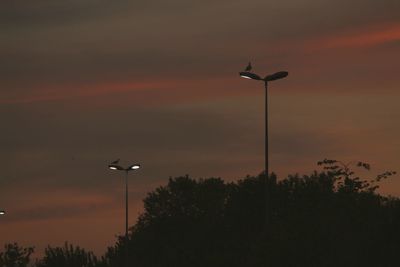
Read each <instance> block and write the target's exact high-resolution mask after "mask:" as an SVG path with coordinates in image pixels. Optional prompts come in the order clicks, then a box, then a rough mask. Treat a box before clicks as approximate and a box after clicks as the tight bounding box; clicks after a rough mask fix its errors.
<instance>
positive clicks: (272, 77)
mask: <svg viewBox="0 0 400 267" xmlns="http://www.w3.org/2000/svg"><path fill="white" fill-rule="evenodd" d="M251 69H252V66H251V63H249V65H248V66H247V68H246V70H245V71H242V72H239V75H240V76H241V77H243V78H246V79H251V80H256V81H262V82H264V87H265V157H264V167H265V169H264V170H265V193H266V195H265V202H266V206H265V207H266V213H265V227H267V225H268V224H269V217H270V216H269V205H270V192H269V186H268V175H269V166H268V165H269V158H268V82H272V81H275V80H279V79H283V78H285V77H286V76H288V74H289V73H288V72H287V71H279V72H276V73H274V74H271V75H267V76H265V77H264V78H261V77H260V76H259V75H257V74H255V73H252V72H250V70H251Z"/></svg>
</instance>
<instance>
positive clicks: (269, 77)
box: [264, 71, 289, 82]
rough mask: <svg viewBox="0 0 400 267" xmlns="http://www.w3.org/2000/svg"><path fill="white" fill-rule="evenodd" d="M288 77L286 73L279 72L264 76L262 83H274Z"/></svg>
mask: <svg viewBox="0 0 400 267" xmlns="http://www.w3.org/2000/svg"><path fill="white" fill-rule="evenodd" d="M288 75H289V72H287V71H279V72H277V73H274V74H272V75H267V76H265V78H264V81H266V82H270V81H275V80H279V79H283V78H285V77H286V76H288Z"/></svg>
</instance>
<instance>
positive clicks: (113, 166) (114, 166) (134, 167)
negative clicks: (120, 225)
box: [108, 160, 140, 266]
mask: <svg viewBox="0 0 400 267" xmlns="http://www.w3.org/2000/svg"><path fill="white" fill-rule="evenodd" d="M118 161H119V160H116V161H114V162H113V163H111V164H110V165H108V168H109V169H110V170H114V171H124V172H125V266H128V173H129V172H130V171H133V170H137V169H139V168H140V164H132V165H130V166H129V167H128V168H123V167H121V166H120V165H118Z"/></svg>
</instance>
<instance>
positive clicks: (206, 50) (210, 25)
mask: <svg viewBox="0 0 400 267" xmlns="http://www.w3.org/2000/svg"><path fill="white" fill-rule="evenodd" d="M1 5H2V8H1V9H0V21H1V23H2V25H4V27H2V28H1V29H0V31H1V34H2V36H4V37H5V38H4V41H2V42H1V43H0V56H1V58H2V64H1V66H0V68H1V69H0V73H1V76H0V87H1V90H0V109H1V112H0V116H1V121H2V124H3V127H2V134H1V137H2V138H1V140H0V144H1V147H2V149H1V151H0V160H1V162H2V173H1V175H0V185H1V186H0V209H4V210H6V211H7V216H3V217H0V245H1V244H3V243H5V242H13V241H18V242H21V243H23V244H25V245H35V246H36V247H37V249H38V255H40V253H42V252H43V248H44V247H45V246H46V245H47V244H51V245H61V244H63V242H64V241H70V242H72V243H74V244H79V245H81V246H83V247H85V248H87V249H89V250H93V251H95V252H96V253H97V254H101V253H103V252H104V251H105V248H106V246H107V245H112V244H113V242H114V241H115V235H116V234H119V233H121V232H122V231H123V229H124V218H123V214H124V206H123V204H124V199H123V181H122V179H121V177H120V176H119V175H118V174H115V173H110V172H109V171H108V170H107V168H106V166H107V164H108V163H109V162H110V161H112V160H115V159H117V158H121V159H122V160H123V163H124V164H129V163H130V162H140V163H141V164H142V166H143V168H142V169H141V170H140V171H138V172H137V173H135V175H132V177H130V184H131V187H130V212H131V217H130V222H131V224H133V223H134V222H135V219H136V218H137V216H138V214H139V213H140V212H141V210H142V203H141V200H142V199H143V198H144V197H145V196H146V193H147V192H149V191H151V190H153V189H154V188H156V187H157V186H159V185H162V184H165V183H166V182H167V180H168V177H169V176H178V175H185V174H190V175H191V176H192V177H196V178H199V177H210V176H214V177H215V176H217V177H218V176H219V177H222V178H224V179H226V180H235V179H239V178H242V177H244V176H245V175H247V174H258V173H259V172H261V169H262V165H263V149H264V146H263V140H264V139H263V138H264V132H263V129H264V125H263V122H264V117H263V114H264V98H263V86H262V84H259V83H257V82H253V81H249V80H244V79H240V77H239V76H238V72H239V71H241V70H242V69H243V68H244V67H245V66H246V65H247V63H248V61H250V60H251V61H252V63H253V67H254V71H255V72H256V73H258V74H260V75H261V76H264V75H266V74H268V73H271V72H274V71H279V70H287V71H289V73H290V74H289V77H288V78H287V79H285V80H281V81H276V82H274V83H271V84H270V103H269V111H270V163H271V169H272V170H273V171H275V172H277V173H278V175H279V176H280V177H283V176H285V175H287V174H288V173H296V172H300V173H309V172H311V171H313V170H314V169H316V168H317V166H316V162H317V161H318V160H321V159H323V158H326V157H327V158H334V159H339V160H343V161H351V160H362V161H366V162H369V163H371V164H372V167H373V169H372V171H371V174H370V175H373V174H377V173H379V172H382V171H384V170H397V171H400V170H399V169H397V168H398V166H399V164H398V160H399V158H400V144H399V140H398V136H400V126H398V125H399V124H398V122H397V121H398V119H397V118H398V117H399V116H400V107H399V105H398V101H399V100H400V93H399V92H398V89H399V86H400V78H399V76H398V73H397V72H398V70H399V69H400V53H399V52H400V51H399V50H400V20H399V18H398V12H397V11H398V10H399V8H400V2H398V1H394V0H385V1H383V2H382V1H381V2H376V1H361V0H356V1H351V2H350V3H349V2H348V1H330V2H326V1H323V2H321V1H314V0H301V1H293V0H284V1H279V2H271V1H267V2H266V1H261V0H251V1H250V2H249V1H234V2H232V1H225V0H224V1H221V2H218V3H215V2H211V1H201V2H196V1H195V2H190V3H189V2H184V1H181V0H174V1H170V2H168V3H164V2H163V3H161V2H159V1H158V0H152V1H151V2H149V3H147V2H143V3H141V4H137V3H135V4H133V3H131V2H130V1H125V0H123V1H118V2H110V1H105V0H100V1H94V0H89V1H77V0H73V1H68V3H66V2H65V3H64V2H53V1H49V0H43V1H38V2H36V3H33V2H32V3H26V2H24V1H19V0H17V1H13V2H12V3H11V2H10V3H2V4H1ZM155 6H156V7H157V8H154V7H155ZM361 7H362V12H360V8H361ZM362 174H364V175H369V174H368V173H367V174H365V173H362ZM381 192H382V193H384V194H392V195H397V196H399V195H400V182H399V180H398V179H397V178H396V177H394V178H393V179H391V180H388V181H385V182H383V184H382V189H381Z"/></svg>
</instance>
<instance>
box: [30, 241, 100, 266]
mask: <svg viewBox="0 0 400 267" xmlns="http://www.w3.org/2000/svg"><path fill="white" fill-rule="evenodd" d="M96 266H98V260H97V258H96V257H95V256H94V255H93V253H92V252H87V251H86V250H85V249H83V248H80V247H79V246H76V247H75V246H73V245H70V244H68V243H65V244H64V246H63V247H54V248H53V247H50V246H48V247H47V248H46V250H45V255H44V257H43V259H42V260H40V261H39V262H37V267H96Z"/></svg>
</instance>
